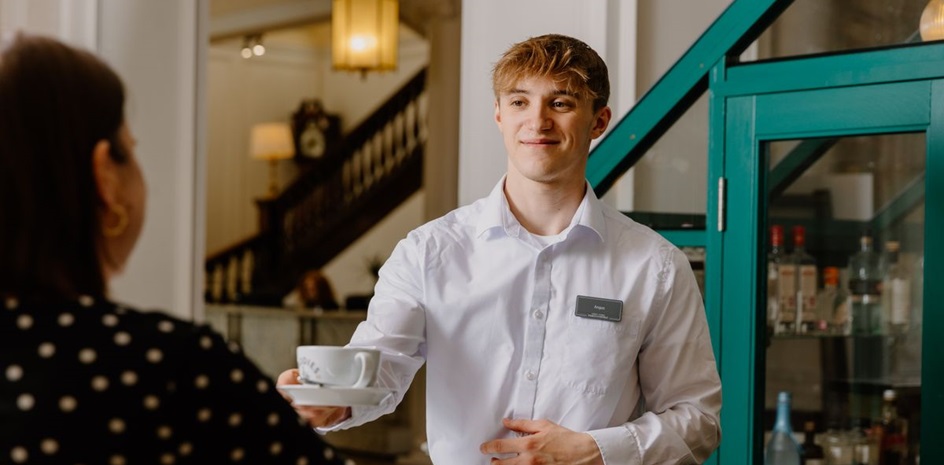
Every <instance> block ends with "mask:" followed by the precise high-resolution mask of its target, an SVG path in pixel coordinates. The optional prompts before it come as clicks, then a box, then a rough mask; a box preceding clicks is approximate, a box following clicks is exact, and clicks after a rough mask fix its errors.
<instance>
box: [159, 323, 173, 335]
mask: <svg viewBox="0 0 944 465" xmlns="http://www.w3.org/2000/svg"><path fill="white" fill-rule="evenodd" d="M157 329H158V331H160V332H162V333H169V332H171V331H173V330H174V323H173V322H171V321H170V320H162V321H161V322H160V323H158V324H157Z"/></svg>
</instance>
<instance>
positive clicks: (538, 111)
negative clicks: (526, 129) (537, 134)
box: [529, 105, 554, 131]
mask: <svg viewBox="0 0 944 465" xmlns="http://www.w3.org/2000/svg"><path fill="white" fill-rule="evenodd" d="M529 116H530V118H529V124H530V129H531V130H532V131H548V130H550V129H551V128H552V127H554V121H553V120H552V119H551V118H550V115H549V114H548V109H547V108H545V107H544V106H543V105H539V106H537V107H535V108H534V111H533V112H532V113H531V115H529Z"/></svg>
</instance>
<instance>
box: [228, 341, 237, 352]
mask: <svg viewBox="0 0 944 465" xmlns="http://www.w3.org/2000/svg"><path fill="white" fill-rule="evenodd" d="M226 346H227V347H229V351H230V352H232V353H234V354H235V353H238V352H239V344H237V343H236V341H229V342H228V343H227V344H226Z"/></svg>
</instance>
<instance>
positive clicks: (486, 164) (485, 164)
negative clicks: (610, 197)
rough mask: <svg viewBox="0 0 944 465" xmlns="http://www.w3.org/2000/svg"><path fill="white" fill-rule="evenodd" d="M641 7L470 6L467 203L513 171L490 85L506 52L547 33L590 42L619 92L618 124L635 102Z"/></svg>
mask: <svg viewBox="0 0 944 465" xmlns="http://www.w3.org/2000/svg"><path fill="white" fill-rule="evenodd" d="M636 1H637V0H585V1H580V2H574V1H570V0H517V1H514V2H508V1H505V0H475V1H474V2H471V1H469V2H465V3H464V4H463V10H462V51H461V53H462V65H461V66H462V72H461V75H462V81H461V84H460V109H459V111H460V122H459V124H460V133H459V204H460V205H464V204H468V203H470V202H472V201H474V200H475V199H478V198H480V197H482V196H485V195H487V194H488V192H489V191H490V190H491V188H492V187H493V186H494V185H495V183H496V182H498V179H499V178H501V176H502V175H503V174H504V173H505V171H506V168H507V164H506V157H505V149H504V146H503V145H502V142H501V137H500V135H499V132H498V128H497V127H496V125H495V122H494V119H493V113H494V112H493V109H494V102H495V97H494V94H493V93H492V86H491V71H492V66H494V63H495V61H497V60H498V58H499V57H500V56H501V54H502V53H503V52H504V51H505V50H506V49H507V48H508V47H509V46H511V45H512V44H514V43H516V42H519V41H522V40H525V39H527V38H528V37H533V36H538V35H543V34H549V33H556V34H565V35H569V36H572V37H576V38H578V39H580V40H583V41H584V42H586V43H587V44H588V45H590V47H592V48H593V49H594V50H596V51H597V52H598V53H599V54H600V56H601V57H603V59H604V60H605V61H606V62H607V67H608V68H609V72H610V87H611V89H612V94H613V95H612V98H611V99H610V106H611V107H612V108H613V110H614V116H615V117H617V118H619V117H621V116H622V115H623V114H624V113H625V112H626V111H627V110H628V109H629V107H630V106H631V104H632V103H633V102H634V101H635V74H634V66H633V64H634V62H635V53H634V52H635V50H634V47H633V45H634V44H635V34H636V33H635V27H636V21H635V12H636ZM611 127H612V125H611ZM630 182H631V181H630ZM618 197H619V199H617V200H614V201H615V202H617V203H622V202H626V201H628V202H631V201H632V200H631V199H632V195H631V192H630V193H626V192H624V193H622V194H619V195H618Z"/></svg>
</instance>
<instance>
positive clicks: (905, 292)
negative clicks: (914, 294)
mask: <svg viewBox="0 0 944 465" xmlns="http://www.w3.org/2000/svg"><path fill="white" fill-rule="evenodd" d="M900 247H901V246H900V244H899V243H898V241H887V242H885V256H884V262H885V263H884V266H883V268H884V271H885V274H884V276H883V278H882V312H883V315H882V316H883V317H884V318H883V319H884V321H885V333H886V334H895V335H900V334H904V333H906V332H907V331H908V324H909V322H910V318H911V276H910V274H909V273H908V272H907V270H906V269H905V267H904V266H902V265H901V264H900V263H899V261H898V258H899V250H900Z"/></svg>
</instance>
